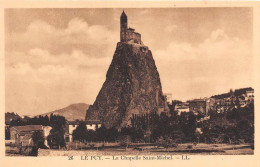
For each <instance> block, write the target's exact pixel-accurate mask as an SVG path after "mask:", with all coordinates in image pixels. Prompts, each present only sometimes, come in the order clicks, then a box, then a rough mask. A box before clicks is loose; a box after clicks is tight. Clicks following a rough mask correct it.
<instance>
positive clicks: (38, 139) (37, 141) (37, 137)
mask: <svg viewBox="0 0 260 167" xmlns="http://www.w3.org/2000/svg"><path fill="white" fill-rule="evenodd" d="M32 141H33V145H34V146H36V147H37V148H46V146H45V145H44V136H43V133H42V132H41V131H35V132H33V134H32Z"/></svg>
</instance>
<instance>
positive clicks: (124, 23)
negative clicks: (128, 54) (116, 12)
mask: <svg viewBox="0 0 260 167" xmlns="http://www.w3.org/2000/svg"><path fill="white" fill-rule="evenodd" d="M126 32H127V16H126V14H125V12H124V11H123V13H122V14H121V17H120V42H126Z"/></svg>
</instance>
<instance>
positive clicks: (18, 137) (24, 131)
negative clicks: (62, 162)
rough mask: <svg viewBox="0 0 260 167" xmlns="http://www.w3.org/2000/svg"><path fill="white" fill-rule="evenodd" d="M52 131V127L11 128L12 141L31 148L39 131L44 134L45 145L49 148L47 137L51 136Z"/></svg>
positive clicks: (25, 126)
mask: <svg viewBox="0 0 260 167" xmlns="http://www.w3.org/2000/svg"><path fill="white" fill-rule="evenodd" d="M50 130H51V127H50V126H42V125H24V126H13V127H11V128H10V140H13V141H15V144H19V145H21V146H30V145H33V141H32V135H33V133H34V132H37V131H38V132H41V133H42V134H43V137H44V139H45V140H44V144H45V145H46V146H47V136H48V135H49V134H50Z"/></svg>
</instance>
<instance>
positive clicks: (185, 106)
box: [174, 103, 190, 115]
mask: <svg viewBox="0 0 260 167" xmlns="http://www.w3.org/2000/svg"><path fill="white" fill-rule="evenodd" d="M174 110H175V111H177V112H178V115H181V113H182V112H190V109H189V105H188V103H180V104H176V105H175V109H174Z"/></svg>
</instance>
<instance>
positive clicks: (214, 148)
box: [38, 144, 254, 156]
mask: <svg viewBox="0 0 260 167" xmlns="http://www.w3.org/2000/svg"><path fill="white" fill-rule="evenodd" d="M165 154H167V155H169V154H171V155H177V154H199V155H246V154H247V155H250V154H251V155H252V154H254V150H253V148H252V147H251V145H250V144H240V145H228V144H197V145H196V146H195V145H192V144H179V145H178V147H175V148H168V149H166V148H163V147H157V146H152V145H143V146H138V147H128V148H121V147H108V148H106V147H105V148H103V149H98V148H93V149H81V150H80V149H79V150H53V149H39V152H38V156H70V155H74V156H80V155H103V156H110V155H165Z"/></svg>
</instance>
